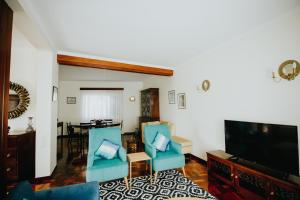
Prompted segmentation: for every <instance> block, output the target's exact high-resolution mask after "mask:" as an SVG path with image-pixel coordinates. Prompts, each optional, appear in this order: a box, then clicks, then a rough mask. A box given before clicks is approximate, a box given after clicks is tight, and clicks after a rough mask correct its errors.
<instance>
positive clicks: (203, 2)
mask: <svg viewBox="0 0 300 200" xmlns="http://www.w3.org/2000/svg"><path fill="white" fill-rule="evenodd" d="M19 1H20V3H21V5H22V6H23V7H24V8H25V10H26V11H27V12H28V13H29V14H30V16H31V17H33V18H34V20H35V21H36V22H37V23H38V24H39V26H40V27H41V28H42V29H43V32H44V33H47V37H49V38H48V39H49V40H50V41H52V43H53V45H54V46H55V47H56V49H57V50H58V51H68V52H76V53H82V54H88V55H94V56H101V57H106V58H112V59H120V60H125V61H130V62H138V63H147V64H153V65H158V66H167V67H173V66H176V65H178V64H179V63H182V62H184V61H186V60H188V59H190V58H192V57H194V56H196V55H197V54H200V53H201V52H204V51H207V50H209V49H211V48H214V47H216V46H217V45H219V44H220V43H223V42H225V41H227V40H230V39H232V38H234V37H236V36H238V35H240V34H242V33H244V32H247V31H249V30H251V29H252V28H254V27H256V26H260V25H262V24H264V23H266V22H267V21H269V20H271V19H272V18H274V17H276V16H278V15H281V14H283V13H284V12H286V11H287V10H289V9H292V8H294V7H295V6H298V5H300V0H121V1H120V0H119V1H118V0H88V1H86V0H48V1H46V0H19Z"/></svg>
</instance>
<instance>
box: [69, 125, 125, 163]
mask: <svg viewBox="0 0 300 200" xmlns="http://www.w3.org/2000/svg"><path fill="white" fill-rule="evenodd" d="M120 125H121V123H120V122H106V123H105V124H92V123H86V122H82V123H80V124H72V125H70V126H71V127H72V128H74V129H75V128H77V129H79V135H80V136H79V137H80V138H81V140H80V158H81V159H83V158H84V135H83V130H89V129H92V128H108V127H114V126H120ZM87 135H88V134H87Z"/></svg>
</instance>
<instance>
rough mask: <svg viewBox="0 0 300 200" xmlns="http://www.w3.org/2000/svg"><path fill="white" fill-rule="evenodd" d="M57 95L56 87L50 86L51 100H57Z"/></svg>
mask: <svg viewBox="0 0 300 200" xmlns="http://www.w3.org/2000/svg"><path fill="white" fill-rule="evenodd" d="M57 96H58V87H56V86H53V88H52V101H53V102H54V101H57Z"/></svg>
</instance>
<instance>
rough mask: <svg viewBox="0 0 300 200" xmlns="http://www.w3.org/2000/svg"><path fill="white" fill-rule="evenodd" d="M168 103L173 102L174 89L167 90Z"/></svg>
mask: <svg viewBox="0 0 300 200" xmlns="http://www.w3.org/2000/svg"><path fill="white" fill-rule="evenodd" d="M168 99H169V104H175V90H170V91H169V92H168Z"/></svg>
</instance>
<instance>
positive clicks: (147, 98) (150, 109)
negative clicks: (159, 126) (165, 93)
mask: <svg viewBox="0 0 300 200" xmlns="http://www.w3.org/2000/svg"><path fill="white" fill-rule="evenodd" d="M159 120H160V117H159V89H158V88H148V89H145V90H142V91H141V116H140V118H139V129H140V130H141V124H142V123H143V122H151V121H159Z"/></svg>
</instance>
